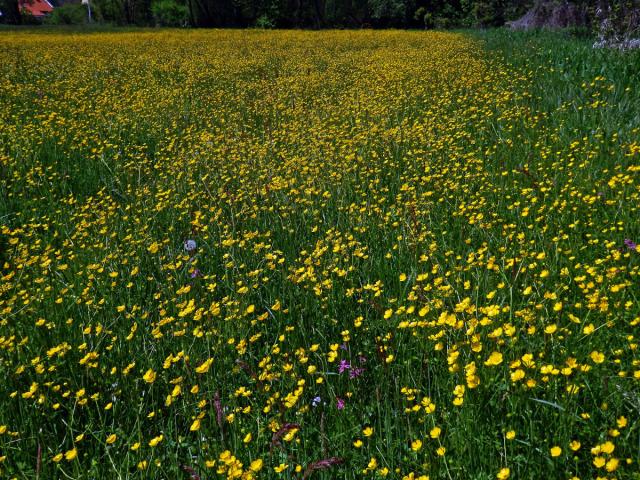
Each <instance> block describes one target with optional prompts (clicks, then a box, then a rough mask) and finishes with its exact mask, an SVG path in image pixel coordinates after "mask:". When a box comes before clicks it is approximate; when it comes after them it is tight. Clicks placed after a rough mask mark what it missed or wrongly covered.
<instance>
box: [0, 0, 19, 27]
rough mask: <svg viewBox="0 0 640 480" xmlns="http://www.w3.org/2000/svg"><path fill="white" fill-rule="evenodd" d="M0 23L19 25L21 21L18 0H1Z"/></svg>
mask: <svg viewBox="0 0 640 480" xmlns="http://www.w3.org/2000/svg"><path fill="white" fill-rule="evenodd" d="M0 12H2V16H0V23H9V24H13V25H19V24H20V23H21V18H20V8H19V7H18V0H0Z"/></svg>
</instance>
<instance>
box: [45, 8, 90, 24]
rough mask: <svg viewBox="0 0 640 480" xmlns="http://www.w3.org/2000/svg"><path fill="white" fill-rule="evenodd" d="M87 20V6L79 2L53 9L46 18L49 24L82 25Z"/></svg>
mask: <svg viewBox="0 0 640 480" xmlns="http://www.w3.org/2000/svg"><path fill="white" fill-rule="evenodd" d="M86 21H87V7H86V5H81V4H77V3H67V4H65V5H62V6H61V7H57V8H54V9H53V12H52V13H51V16H50V17H48V18H47V19H46V20H45V23H47V24H49V25H81V24H83V23H86Z"/></svg>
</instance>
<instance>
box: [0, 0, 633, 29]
mask: <svg viewBox="0 0 640 480" xmlns="http://www.w3.org/2000/svg"><path fill="white" fill-rule="evenodd" d="M22 1H26V2H28V1H33V0H22ZM49 1H50V2H52V3H53V5H54V6H55V7H57V8H55V9H54V12H53V14H52V16H51V18H50V19H47V20H45V21H49V22H50V23H70V24H75V23H86V22H99V23H107V24H114V25H139V26H150V25H160V26H193V27H236V28H242V27H244V28H246V27H258V28H318V29H319V28H438V29H444V28H459V27H472V26H479V27H494V26H500V25H503V24H504V23H505V22H507V21H509V20H513V19H516V18H518V17H520V16H521V15H523V14H524V13H525V12H527V11H528V10H529V9H531V8H532V7H534V5H536V3H537V4H540V3H547V4H548V3H550V2H551V3H552V2H556V3H567V0H89V2H88V4H87V2H85V4H81V3H80V0H49ZM571 3H573V4H575V5H577V6H579V7H581V8H585V9H588V10H590V11H591V13H592V14H593V16H595V14H594V12H595V11H596V10H598V9H599V10H602V9H608V10H615V9H616V8H620V6H624V5H627V7H628V6H629V5H631V6H638V3H639V0H572V2H571ZM89 10H90V11H89ZM0 11H1V12H2V16H0V21H3V22H5V23H31V22H33V21H34V19H30V18H28V15H25V12H24V11H23V12H22V13H21V12H20V8H19V0H0Z"/></svg>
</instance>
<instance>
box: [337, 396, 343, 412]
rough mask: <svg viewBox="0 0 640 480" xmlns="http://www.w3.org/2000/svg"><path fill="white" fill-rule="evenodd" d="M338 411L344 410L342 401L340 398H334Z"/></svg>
mask: <svg viewBox="0 0 640 480" xmlns="http://www.w3.org/2000/svg"><path fill="white" fill-rule="evenodd" d="M336 400H337V401H338V402H337V407H338V410H342V409H343V408H344V400H343V399H342V398H336Z"/></svg>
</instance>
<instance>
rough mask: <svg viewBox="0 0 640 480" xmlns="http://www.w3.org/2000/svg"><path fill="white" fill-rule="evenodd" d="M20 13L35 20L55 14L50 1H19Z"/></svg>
mask: <svg viewBox="0 0 640 480" xmlns="http://www.w3.org/2000/svg"><path fill="white" fill-rule="evenodd" d="M18 6H19V8H20V12H21V13H22V14H23V15H31V16H32V17H33V18H37V19H43V18H45V17H47V16H48V15H50V14H51V12H53V5H52V4H51V3H50V2H49V0H18Z"/></svg>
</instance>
